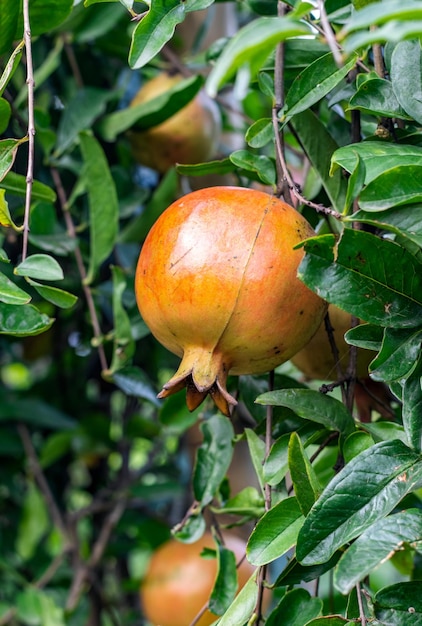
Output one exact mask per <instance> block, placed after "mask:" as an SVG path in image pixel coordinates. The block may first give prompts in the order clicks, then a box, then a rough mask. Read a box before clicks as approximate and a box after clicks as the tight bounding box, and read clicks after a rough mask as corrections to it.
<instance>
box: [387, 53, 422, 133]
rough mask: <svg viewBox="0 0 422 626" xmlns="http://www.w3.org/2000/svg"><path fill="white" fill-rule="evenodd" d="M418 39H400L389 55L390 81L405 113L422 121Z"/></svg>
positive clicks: (420, 64)
mask: <svg viewBox="0 0 422 626" xmlns="http://www.w3.org/2000/svg"><path fill="white" fill-rule="evenodd" d="M421 59H422V55H421V44H420V41H401V42H400V43H398V44H397V46H395V48H394V50H393V54H392V55H391V83H392V88H393V90H394V93H395V95H396V98H397V100H398V101H399V102H400V104H401V106H402V107H403V109H404V110H405V111H406V113H407V114H408V115H409V116H410V117H411V118H413V119H415V120H416V121H417V122H419V124H421V123H422V101H421V95H422V63H421Z"/></svg>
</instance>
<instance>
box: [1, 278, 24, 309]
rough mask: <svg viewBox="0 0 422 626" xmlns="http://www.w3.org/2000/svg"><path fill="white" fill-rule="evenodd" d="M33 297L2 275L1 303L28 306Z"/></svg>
mask: <svg viewBox="0 0 422 626" xmlns="http://www.w3.org/2000/svg"><path fill="white" fill-rule="evenodd" d="M30 300H31V296H30V295H29V294H27V293H26V291H24V290H23V289H21V288H20V287H18V286H17V285H15V283H13V282H12V281H11V280H10V278H8V277H7V276H5V275H4V274H2V273H0V301H1V302H4V303H5V304H28V302H29V301H30Z"/></svg>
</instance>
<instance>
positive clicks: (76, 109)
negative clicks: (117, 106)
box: [54, 87, 110, 157]
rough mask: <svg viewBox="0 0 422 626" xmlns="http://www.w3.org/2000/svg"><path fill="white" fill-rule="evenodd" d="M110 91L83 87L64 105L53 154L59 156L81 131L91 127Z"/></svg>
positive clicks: (102, 110)
mask: <svg viewBox="0 0 422 626" xmlns="http://www.w3.org/2000/svg"><path fill="white" fill-rule="evenodd" d="M109 99H110V92H108V91H103V90H100V89H95V88H93V87H84V88H83V89H79V90H78V91H77V93H76V94H75V96H74V97H73V98H72V99H71V100H70V102H68V104H67V105H66V107H65V109H64V111H63V113H62V116H61V118H60V122H59V127H58V130H57V141H56V149H55V152H54V156H55V157H58V156H60V155H61V154H62V153H63V152H64V151H65V150H67V149H68V148H70V147H71V146H72V145H73V144H74V142H75V141H76V140H77V138H78V135H79V133H80V132H81V131H83V130H87V129H89V128H91V127H92V125H93V123H94V122H95V120H96V119H97V118H98V117H100V115H102V114H103V113H104V111H105V108H106V104H107V101H108V100H109Z"/></svg>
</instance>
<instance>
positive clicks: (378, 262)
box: [298, 228, 422, 328]
mask: <svg viewBox="0 0 422 626" xmlns="http://www.w3.org/2000/svg"><path fill="white" fill-rule="evenodd" d="M304 247H305V250H306V252H307V254H306V255H305V257H304V259H303V261H302V262H301V264H300V266H299V271H298V275H299V277H300V279H301V280H302V281H303V282H304V283H305V285H307V286H308V287H310V288H311V289H314V290H315V291H316V293H318V295H319V296H321V297H322V298H324V299H325V300H328V301H329V302H332V303H333V304H336V305H337V306H339V307H340V308H343V309H345V310H346V311H347V312H349V313H351V314H352V315H356V317H359V318H360V319H363V320H365V321H366V322H369V323H371V324H378V325H381V326H388V327H392V328H413V327H417V326H420V325H421V323H422V295H421V294H422V273H421V264H420V263H419V262H418V261H417V260H416V259H415V257H414V256H413V255H412V254H410V253H409V252H407V251H406V250H405V249H404V248H402V247H401V246H399V245H398V244H397V243H395V242H393V241H387V240H384V239H380V238H379V237H376V236H375V235H372V234H370V233H367V232H363V231H357V230H352V229H349V228H346V229H345V230H344V231H343V234H342V236H341V239H340V241H339V242H338V244H336V241H335V237H334V235H323V236H320V237H317V238H313V239H308V241H307V242H306V243H305V246H304ZM334 253H335V254H336V258H334ZM333 286H335V288H333Z"/></svg>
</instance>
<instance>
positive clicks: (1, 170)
mask: <svg viewBox="0 0 422 626" xmlns="http://www.w3.org/2000/svg"><path fill="white" fill-rule="evenodd" d="M25 141H28V138H27V137H24V138H23V139H2V140H1V141H0V180H3V178H4V177H5V176H6V174H7V173H8V172H9V170H10V168H11V167H12V165H13V163H14V161H15V158H16V152H17V149H18V148H19V146H20V145H21V144H22V143H24V142H25Z"/></svg>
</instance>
